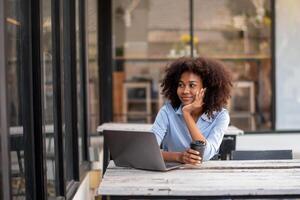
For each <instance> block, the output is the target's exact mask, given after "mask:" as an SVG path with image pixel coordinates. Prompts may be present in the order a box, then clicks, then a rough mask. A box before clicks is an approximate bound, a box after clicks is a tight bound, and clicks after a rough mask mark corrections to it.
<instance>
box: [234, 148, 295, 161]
mask: <svg viewBox="0 0 300 200" xmlns="http://www.w3.org/2000/svg"><path fill="white" fill-rule="evenodd" d="M231 159H232V160H282V159H293V153H292V150H290V149H289V150H255V151H232V152H231Z"/></svg>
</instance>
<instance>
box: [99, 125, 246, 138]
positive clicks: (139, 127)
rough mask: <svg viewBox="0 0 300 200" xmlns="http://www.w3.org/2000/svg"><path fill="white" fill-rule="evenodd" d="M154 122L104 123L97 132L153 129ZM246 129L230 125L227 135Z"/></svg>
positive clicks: (234, 134)
mask: <svg viewBox="0 0 300 200" xmlns="http://www.w3.org/2000/svg"><path fill="white" fill-rule="evenodd" d="M151 128H152V124H135V123H113V122H110V123H104V124H101V125H100V126H98V127H97V132H98V133H99V134H100V135H102V134H103V131H104V130H127V131H147V132H148V131H151ZM243 134H244V131H243V130H241V129H239V128H237V127H235V126H229V127H228V129H227V131H226V132H225V135H230V136H237V135H243Z"/></svg>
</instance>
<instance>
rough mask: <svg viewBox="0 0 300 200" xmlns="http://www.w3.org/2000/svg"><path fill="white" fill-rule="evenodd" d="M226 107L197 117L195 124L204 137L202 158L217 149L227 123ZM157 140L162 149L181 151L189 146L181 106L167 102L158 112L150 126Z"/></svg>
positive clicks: (189, 140)
mask: <svg viewBox="0 0 300 200" xmlns="http://www.w3.org/2000/svg"><path fill="white" fill-rule="evenodd" d="M229 121H230V118H229V114H228V111H227V110H226V109H222V110H221V111H220V112H214V113H213V117H212V118H208V116H207V115H206V114H203V115H201V117H199V119H198V121H197V123H196V125H197V127H198V128H199V129H200V131H201V133H202V134H203V135H204V137H205V138H206V148H205V151H204V155H203V160H204V161H205V160H209V159H211V158H212V157H213V156H214V155H215V154H216V153H218V151H219V147H220V145H221V142H222V139H223V136H224V133H225V131H226V129H227V128H228V125H229ZM152 132H153V133H154V134H155V136H156V139H157V142H158V144H159V145H161V146H162V148H163V150H164V151H173V152H183V151H185V150H186V149H188V148H189V147H190V143H191V141H192V137H191V135H190V133H189V130H188V128H187V126H186V123H185V120H184V118H183V114H182V106H180V107H179V108H178V109H177V110H176V109H175V110H174V108H173V107H172V105H171V104H170V103H169V102H167V103H166V104H165V105H164V106H163V107H162V108H161V109H160V111H159V112H158V114H157V116H156V119H155V122H154V124H153V126H152Z"/></svg>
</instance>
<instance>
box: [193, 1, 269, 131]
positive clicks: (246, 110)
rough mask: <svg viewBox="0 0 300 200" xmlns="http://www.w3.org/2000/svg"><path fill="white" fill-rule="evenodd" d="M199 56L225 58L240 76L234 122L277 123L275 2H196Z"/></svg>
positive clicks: (261, 126)
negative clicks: (274, 105)
mask: <svg viewBox="0 0 300 200" xmlns="http://www.w3.org/2000/svg"><path fill="white" fill-rule="evenodd" d="M193 7H194V10H193V11H194V45H195V46H194V49H195V50H194V52H195V53H194V54H195V56H197V55H201V56H208V57H212V58H216V59H219V60H222V61H224V62H225V64H226V66H227V67H229V68H230V69H231V71H232V72H233V77H234V88H233V93H232V98H231V101H230V102H229V111H230V116H231V124H232V125H235V126H237V127H239V128H241V129H243V130H245V131H256V130H260V131H263V130H270V129H271V126H272V123H273V122H272V83H271V53H270V52H271V49H270V48H271V42H272V41H271V16H270V13H271V1H270V0H266V1H251V0H242V1H240V0H234V1H232V0H231V1H229V0H213V1H205V0H195V1H194V6H193Z"/></svg>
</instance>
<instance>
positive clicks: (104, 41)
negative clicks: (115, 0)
mask: <svg viewBox="0 0 300 200" xmlns="http://www.w3.org/2000/svg"><path fill="white" fill-rule="evenodd" d="M97 6H98V25H97V26H98V70H99V71H98V73H99V76H98V77H99V86H100V87H99V90H100V91H99V96H100V100H99V101H100V102H99V107H100V111H99V113H100V124H102V123H104V122H109V121H112V118H113V117H112V114H113V111H112V110H113V108H112V102H113V101H112V1H98V5H97Z"/></svg>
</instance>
